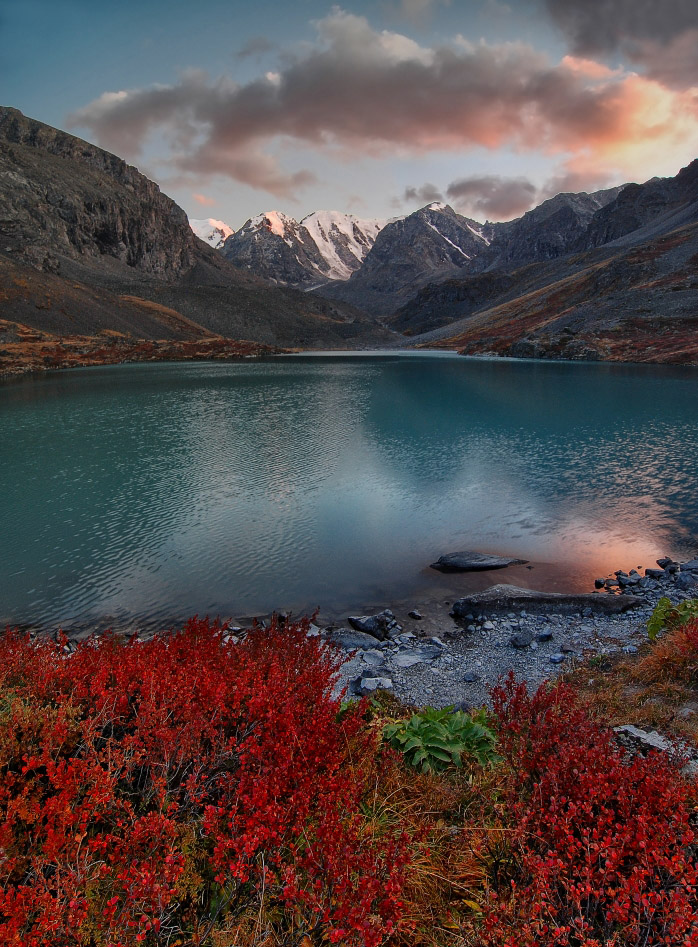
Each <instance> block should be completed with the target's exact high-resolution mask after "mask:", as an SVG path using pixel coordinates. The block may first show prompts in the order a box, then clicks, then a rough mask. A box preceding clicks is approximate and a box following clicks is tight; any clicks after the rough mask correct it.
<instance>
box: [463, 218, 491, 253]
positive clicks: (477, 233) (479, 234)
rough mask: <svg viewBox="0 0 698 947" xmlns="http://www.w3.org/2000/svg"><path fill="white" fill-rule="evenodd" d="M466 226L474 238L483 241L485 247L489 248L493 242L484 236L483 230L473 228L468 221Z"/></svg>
mask: <svg viewBox="0 0 698 947" xmlns="http://www.w3.org/2000/svg"><path fill="white" fill-rule="evenodd" d="M465 226H466V227H467V228H468V230H469V231H470V233H471V234H472V235H473V236H474V237H478V238H479V239H480V240H482V242H483V243H484V244H485V246H487V247H489V245H490V243H491V242H492V241H491V240H488V239H487V237H486V236H485V235H484V233H483V232H482V230H478V229H477V227H471V226H470V224H469V223H467V221H466V224H465Z"/></svg>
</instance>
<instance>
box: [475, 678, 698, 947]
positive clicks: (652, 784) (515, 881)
mask: <svg viewBox="0 0 698 947" xmlns="http://www.w3.org/2000/svg"><path fill="white" fill-rule="evenodd" d="M493 702H494V707H495V712H496V714H497V715H498V717H499V722H500V747H499V749H500V752H501V753H502V754H503V755H504V757H505V759H506V762H507V764H508V766H509V768H510V773H511V776H510V781H509V783H508V789H507V798H506V807H505V809H506V817H507V821H508V822H509V824H510V825H511V826H512V827H513V828H514V835H513V836H512V837H511V838H510V840H509V845H508V855H509V860H508V861H506V860H505V863H504V864H502V865H500V866H499V867H500V870H501V877H500V878H499V879H496V881H497V882H498V883H497V884H496V889H498V890H495V892H494V897H493V899H492V901H491V902H490V905H489V906H488V913H487V918H486V931H487V934H486V937H484V938H483V943H486V944H489V945H497V947H505V945H506V947H508V945H511V947H514V945H515V947H529V945H530V947H533V945H536V947H553V945H555V947H557V945H560V947H562V945H565V947H567V945H570V947H598V945H616V944H617V945H633V947H635V945H636V947H640V945H660V944H663V945H673V947H695V945H696V944H698V889H697V886H698V864H697V863H696V849H695V841H696V836H695V833H694V831H693V829H692V828H691V824H690V820H691V815H692V811H691V806H690V804H689V799H688V789H689V787H688V784H687V783H686V782H684V781H683V780H682V779H681V778H680V776H679V775H678V773H677V769H676V765H675V764H674V763H672V762H671V761H670V760H666V759H663V758H662V757H661V756H660V755H658V754H655V755H652V756H650V757H647V758H644V757H642V756H638V757H635V758H634V759H632V760H628V759H626V758H625V751H624V750H623V749H622V748H621V747H620V746H618V744H616V743H615V741H614V739H613V735H612V733H611V731H610V730H608V729H607V728H602V727H600V726H599V725H597V724H595V723H593V722H592V721H591V720H590V718H589V715H588V711H587V709H586V708H585V707H584V706H583V705H582V704H581V703H580V702H579V700H578V699H577V697H576V696H575V693H574V692H573V690H572V689H571V688H570V687H569V686H568V685H565V684H559V685H557V686H555V687H545V686H544V687H541V688H540V689H539V690H538V691H537V692H536V693H535V694H534V695H533V696H531V695H529V694H528V692H527V689H526V686H525V685H524V684H518V685H517V684H516V683H515V682H514V680H513V678H510V679H509V680H508V681H507V682H506V684H505V685H503V686H500V687H498V688H496V689H495V690H494V692H493Z"/></svg>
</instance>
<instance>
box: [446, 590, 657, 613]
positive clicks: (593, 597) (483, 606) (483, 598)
mask: <svg viewBox="0 0 698 947" xmlns="http://www.w3.org/2000/svg"><path fill="white" fill-rule="evenodd" d="M639 605H644V600H643V599H641V598H640V597H639V596H637V595H599V594H598V593H594V592H588V593H585V592H582V593H574V594H567V593H565V592H537V591H536V590H535V589H521V588H518V587H517V586H516V585H493V586H491V587H490V588H489V589H485V591H484V592H475V593H474V594H472V595H466V596H464V598H460V599H458V601H457V602H454V603H453V608H452V609H451V615H452V617H453V618H456V619H459V620H465V619H466V617H467V616H468V615H472V614H473V612H494V611H512V610H514V609H522V608H525V609H526V611H528V612H531V611H536V610H538V609H540V610H542V611H543V610H544V611H554V612H558V613H560V614H563V613H570V612H580V611H582V610H583V609H591V611H592V612H594V613H596V614H597V615H616V614H618V613H619V612H625V611H627V610H628V609H629V608H637V607H638V606H639Z"/></svg>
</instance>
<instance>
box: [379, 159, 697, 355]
mask: <svg viewBox="0 0 698 947" xmlns="http://www.w3.org/2000/svg"><path fill="white" fill-rule="evenodd" d="M605 238H609V239H605ZM574 249H575V252H571V253H567V254H565V255H562V256H560V257H557V258H555V259H552V260H541V261H538V262H535V263H529V264H528V265H526V266H523V267H519V268H518V269H514V270H507V269H506V268H504V267H503V268H501V269H499V270H488V271H487V272H485V273H480V274H473V275H472V276H468V277H467V278H465V279H453V280H449V281H446V282H441V283H439V284H432V285H429V286H426V287H424V288H423V289H422V290H421V291H420V292H419V294H418V295H417V296H415V297H414V299H412V300H411V301H410V302H409V303H408V304H407V305H405V306H404V307H403V308H402V309H401V310H400V311H399V312H397V313H396V314H395V315H394V317H393V319H392V320H391V322H392V325H393V327H395V328H397V329H399V330H400V331H402V332H408V333H410V334H412V335H414V336H416V341H417V342H419V343H420V344H425V345H430V346H439V347H447V348H454V347H455V348H460V349H462V350H463V351H465V352H467V353H472V354H482V353H490V354H497V355H514V356H521V357H540V358H575V359H577V358H592V359H614V360H621V361H659V362H662V361H666V362H691V363H695V362H698V273H697V270H696V265H697V263H698V160H696V161H693V162H692V163H691V164H690V165H689V166H688V167H687V168H684V169H682V170H681V171H680V172H679V174H677V175H676V177H674V178H667V179H662V180H656V179H653V180H651V181H648V182H647V183H646V184H643V185H627V186H626V187H624V188H623V189H622V190H620V191H619V193H618V194H617V195H616V197H615V198H614V199H613V200H612V201H610V202H609V203H607V204H605V205H604V206H603V207H601V208H600V209H599V210H598V211H596V212H595V213H594V214H593V216H592V217H591V219H590V222H589V224H588V226H587V229H586V231H585V232H584V233H583V234H582V235H581V236H580V237H579V238H578V239H577V241H576V242H575V243H574Z"/></svg>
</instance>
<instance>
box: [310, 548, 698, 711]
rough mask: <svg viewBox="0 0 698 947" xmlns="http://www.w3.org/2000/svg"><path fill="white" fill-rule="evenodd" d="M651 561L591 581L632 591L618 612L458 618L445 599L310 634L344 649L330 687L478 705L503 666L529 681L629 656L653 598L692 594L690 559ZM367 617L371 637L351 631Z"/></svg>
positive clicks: (697, 581) (418, 701)
mask: <svg viewBox="0 0 698 947" xmlns="http://www.w3.org/2000/svg"><path fill="white" fill-rule="evenodd" d="M659 563H660V564H663V565H659V566H658V567H657V568H652V569H647V570H645V574H644V575H641V574H640V573H638V572H637V571H635V570H633V571H631V572H630V573H625V572H623V571H622V570H619V571H618V572H617V573H615V574H614V575H613V576H611V577H608V578H604V579H599V580H597V583H596V585H597V595H599V596H608V595H617V596H632V599H633V603H634V607H633V608H632V609H631V610H629V611H627V612H625V613H623V614H618V615H607V614H599V613H596V612H595V610H593V609H592V608H590V607H583V608H581V609H580V610H578V611H577V612H576V614H575V613H571V614H570V613H563V612H562V610H560V611H555V606H554V605H553V606H551V605H550V603H540V604H537V603H536V601H535V599H533V600H532V601H531V604H530V605H529V606H528V607H527V608H525V609H518V610H516V609H514V610H507V611H503V610H502V609H501V608H497V609H491V610H490V611H485V610H484V609H483V610H481V611H477V612H475V611H471V612H466V613H465V614H464V616H463V617H462V618H461V619H460V620H458V621H457V620H456V619H455V618H454V617H453V615H452V614H451V613H452V612H453V611H454V605H455V604H456V603H452V602H444V603H437V604H426V605H419V604H417V605H414V606H412V607H410V608H409V609H408V608H403V609H398V608H395V610H394V612H393V611H392V610H390V609H388V610H384V611H383V612H380V613H378V614H377V615H374V616H350V620H348V621H347V624H346V625H344V623H342V624H341V625H332V626H328V627H326V628H319V627H317V628H314V630H313V633H316V634H321V635H323V636H324V637H326V638H327V639H328V640H333V641H335V642H336V643H337V644H340V645H341V646H343V647H344V648H345V650H346V651H347V655H348V657H347V661H346V662H345V664H344V665H343V667H342V671H341V680H340V682H339V684H338V689H340V688H343V687H346V688H347V689H348V691H349V693H350V694H367V693H371V691H372V690H375V689H377V688H381V687H382V688H386V689H388V690H391V691H392V692H393V693H395V695H396V696H397V697H399V698H400V699H401V700H403V701H404V702H405V703H407V704H412V705H415V706H422V705H425V704H430V705H433V706H437V707H445V706H448V705H451V704H453V705H456V706H460V707H475V706H480V705H482V704H486V703H487V702H488V699H489V689H490V687H491V686H492V685H494V684H496V682H497V680H498V679H499V678H500V677H502V676H506V675H507V674H508V673H509V672H510V671H513V672H514V674H515V675H516V677H517V678H518V679H519V680H525V681H527V682H528V683H529V685H532V686H533V687H536V686H537V685H539V684H540V683H542V682H543V681H544V680H546V679H550V678H553V677H555V676H557V675H559V674H560V673H562V672H564V671H569V670H571V669H572V668H573V667H574V665H575V664H576V663H577V662H579V661H582V660H585V659H588V658H591V657H593V656H595V655H599V656H603V655H612V654H617V653H619V652H626V653H630V654H632V653H635V652H636V651H637V650H638V648H639V646H640V645H641V644H642V643H643V642H644V641H646V640H647V620H648V618H649V617H650V615H651V614H652V611H653V609H654V606H655V605H656V603H657V602H658V601H659V599H660V598H661V597H663V596H666V597H668V598H669V599H670V600H671V601H672V602H673V603H678V602H680V601H682V600H684V599H687V598H693V597H698V560H693V561H692V562H688V563H675V562H673V561H672V560H671V559H668V558H665V559H660V560H659ZM599 586H600V590H598V589H599ZM455 611H456V612H458V609H457V608H456V609H455ZM461 612H462V609H461ZM348 617H349V616H348ZM366 619H369V624H368V627H371V622H370V619H374V622H373V627H374V628H375V629H376V631H377V634H378V637H376V636H375V635H372V634H367V633H366V630H364V631H360V630H358V631H357V629H360V628H362V627H363V628H366ZM362 623H363V624H362ZM357 634H358V637H355V636H356V635H357ZM362 636H363V637H362Z"/></svg>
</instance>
